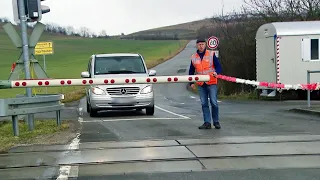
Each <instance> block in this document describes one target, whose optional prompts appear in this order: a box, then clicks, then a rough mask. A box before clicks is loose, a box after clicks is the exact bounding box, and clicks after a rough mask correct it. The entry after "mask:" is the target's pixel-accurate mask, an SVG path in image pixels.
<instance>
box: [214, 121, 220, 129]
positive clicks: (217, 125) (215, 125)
mask: <svg viewBox="0 0 320 180" xmlns="http://www.w3.org/2000/svg"><path fill="white" fill-rule="evenodd" d="M213 125H214V127H215V128H216V129H221V126H220V123H219V122H215V123H213Z"/></svg>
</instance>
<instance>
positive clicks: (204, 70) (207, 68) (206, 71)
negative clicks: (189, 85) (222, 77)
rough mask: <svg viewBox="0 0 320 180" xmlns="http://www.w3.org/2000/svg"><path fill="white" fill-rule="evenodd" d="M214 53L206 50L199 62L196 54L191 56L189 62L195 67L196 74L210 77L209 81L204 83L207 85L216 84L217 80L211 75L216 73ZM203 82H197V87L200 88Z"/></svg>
mask: <svg viewBox="0 0 320 180" xmlns="http://www.w3.org/2000/svg"><path fill="white" fill-rule="evenodd" d="M213 55H214V51H209V50H206V52H205V54H204V56H203V59H202V60H201V58H200V56H199V54H198V53H195V54H193V55H192V56H191V62H192V64H193V66H194V67H195V70H196V74H200V75H210V80H209V81H208V82H206V84H208V85H212V84H217V83H218V79H217V78H216V77H214V75H213V73H214V72H215V71H216V70H215V67H214V63H213ZM203 83H204V82H197V84H198V85H199V86H202V85H203Z"/></svg>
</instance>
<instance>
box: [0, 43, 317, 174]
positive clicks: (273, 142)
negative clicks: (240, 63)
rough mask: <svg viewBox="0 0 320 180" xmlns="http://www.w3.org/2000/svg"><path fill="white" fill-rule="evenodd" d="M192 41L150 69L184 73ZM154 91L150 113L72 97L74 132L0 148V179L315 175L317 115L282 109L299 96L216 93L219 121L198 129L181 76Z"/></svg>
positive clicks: (196, 105) (192, 99)
mask: <svg viewBox="0 0 320 180" xmlns="http://www.w3.org/2000/svg"><path fill="white" fill-rule="evenodd" d="M194 43H195V42H194V41H192V42H191V43H190V44H189V45H188V46H187V48H186V49H185V50H184V51H183V52H181V53H180V54H179V55H177V56H176V57H174V58H173V59H172V60H170V61H167V62H165V63H163V64H161V65H159V66H157V67H155V68H154V69H155V70H157V75H174V74H180V75H182V74H187V72H188V66H189V63H190V55H191V54H192V53H193V52H194V51H195V49H194ZM155 93H156V111H155V115H154V116H147V115H145V112H144V111H142V112H136V111H132V112H107V113H101V114H100V117H97V118H91V117H89V115H88V114H87V113H86V112H83V114H81V113H80V114H81V116H80V117H78V115H77V110H76V109H78V107H77V106H74V105H71V106H70V107H68V108H66V109H65V111H64V112H63V114H62V116H63V115H64V114H65V115H66V116H67V117H68V119H72V118H74V119H75V120H79V121H80V123H81V125H82V130H81V134H79V138H77V139H75V140H74V141H73V142H72V143H71V144H70V145H55V146H31V147H21V148H15V149H12V151H11V152H10V153H9V154H5V155H0V168H1V169H0V179H43V178H52V179H57V178H58V179H66V177H69V179H115V180H116V179H153V180H154V179H159V180H160V179H190V180H191V179H218V180H220V179H224V180H231V179H254V180H257V179H259V180H269V179H272V180H274V179H288V180H289V179H290V180H296V179H297V180H298V179H299V180H300V179H320V178H319V177H320V171H319V168H320V163H319V162H320V156H319V155H320V131H319V129H320V118H319V117H317V116H312V115H302V114H296V113H292V112H289V111H288V109H291V108H293V107H297V106H299V105H301V104H303V103H305V102H293V101H288V102H260V101H226V100H223V101H220V102H219V105H220V121H221V125H222V129H220V130H216V129H211V130H199V129H198V126H199V125H201V124H202V123H203V121H202V111H201V106H200V101H199V98H198V96H197V95H195V94H193V93H191V92H189V91H187V90H186V84H161V85H160V84H159V85H155ZM79 107H80V108H82V109H83V110H85V109H86V107H85V100H84V99H82V100H81V101H80V103H79ZM41 116H43V117H47V116H50V115H45V114H42V115H41Z"/></svg>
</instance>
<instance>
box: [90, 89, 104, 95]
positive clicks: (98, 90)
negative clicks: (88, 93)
mask: <svg viewBox="0 0 320 180" xmlns="http://www.w3.org/2000/svg"><path fill="white" fill-rule="evenodd" d="M92 93H93V94H96V95H102V94H106V92H105V91H104V90H102V89H100V88H98V87H93V88H92Z"/></svg>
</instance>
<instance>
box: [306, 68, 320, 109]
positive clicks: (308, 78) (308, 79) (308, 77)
mask: <svg viewBox="0 0 320 180" xmlns="http://www.w3.org/2000/svg"><path fill="white" fill-rule="evenodd" d="M311 73H320V71H310V70H307V83H308V84H310V74H311ZM310 99H311V95H310V89H308V107H311V100H310Z"/></svg>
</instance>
